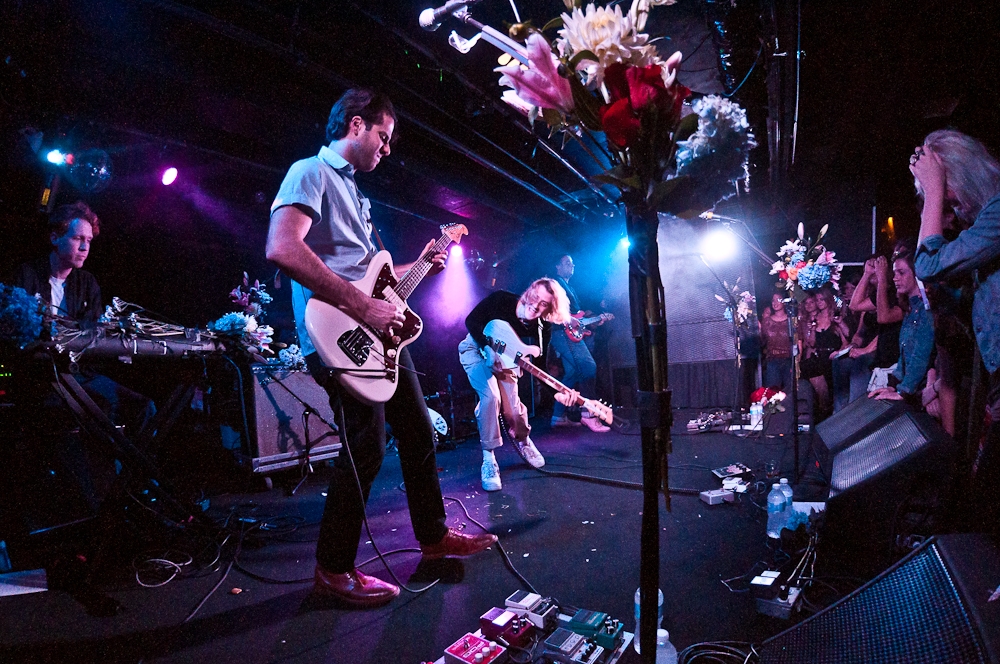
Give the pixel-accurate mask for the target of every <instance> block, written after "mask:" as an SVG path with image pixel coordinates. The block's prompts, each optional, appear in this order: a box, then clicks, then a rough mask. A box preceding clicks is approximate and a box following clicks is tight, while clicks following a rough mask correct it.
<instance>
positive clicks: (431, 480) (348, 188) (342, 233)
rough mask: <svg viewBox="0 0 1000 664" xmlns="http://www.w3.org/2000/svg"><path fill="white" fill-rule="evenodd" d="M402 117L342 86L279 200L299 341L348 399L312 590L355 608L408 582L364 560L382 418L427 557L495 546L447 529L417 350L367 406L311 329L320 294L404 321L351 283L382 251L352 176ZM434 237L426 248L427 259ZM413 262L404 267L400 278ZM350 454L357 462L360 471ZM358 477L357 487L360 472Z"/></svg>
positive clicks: (337, 400) (275, 248)
mask: <svg viewBox="0 0 1000 664" xmlns="http://www.w3.org/2000/svg"><path fill="white" fill-rule="evenodd" d="M395 123H396V114H395V111H394V110H393V106H392V102H391V101H390V100H389V98H388V97H386V96H385V95H384V94H381V93H376V92H373V91H371V90H366V89H351V90H348V91H347V92H345V93H344V94H343V95H342V96H341V97H340V99H339V100H337V102H336V104H334V106H333V109H332V110H331V111H330V119H329V122H328V124H327V127H326V135H327V140H329V141H330V145H329V147H323V148H321V149H320V151H319V154H318V155H317V156H315V157H312V158H309V159H304V160H301V161H298V162H296V163H294V164H292V166H291V168H290V169H289V170H288V174H287V175H286V176H285V179H284V181H283V182H282V184H281V189H280V190H279V191H278V195H277V197H276V198H275V200H274V203H273V204H272V205H271V223H270V228H269V230H268V237H267V258H268V259H269V260H271V261H273V262H274V263H275V264H276V265H278V267H280V268H281V269H282V270H283V271H284V272H285V273H287V274H288V275H289V276H290V277H291V278H292V287H291V288H292V308H293V309H294V312H295V327H296V330H297V331H298V335H299V345H300V347H301V348H302V353H303V355H305V356H306V363H307V365H308V366H309V371H310V373H311V374H312V376H313V378H315V380H316V382H317V383H319V384H320V385H321V386H322V387H323V388H324V389H325V390H326V391H327V393H328V394H329V395H330V405H331V406H332V407H333V409H334V412H337V410H338V406H342V407H343V412H344V425H345V427H344V428H345V432H346V436H347V442H348V445H349V448H350V452H351V455H350V457H349V456H348V455H347V454H341V455H339V456H338V457H337V460H336V462H335V464H334V468H333V473H332V475H331V477H330V487H329V489H328V491H327V498H326V506H325V508H324V511H323V517H322V520H321V522H320V531H319V540H318V542H317V544H316V563H317V564H316V573H315V586H314V590H315V592H317V594H321V595H325V596H328V597H331V598H334V599H335V600H337V601H338V602H339V603H340V604H342V605H343V606H346V607H348V608H369V607H375V606H381V605H383V604H387V603H388V602H390V601H392V599H393V598H394V597H396V596H397V595H398V594H399V588H398V587H397V586H395V585H393V584H391V583H387V582H385V581H382V580H380V579H377V578H375V577H372V576H368V575H367V574H364V573H362V572H361V571H360V570H358V569H357V567H356V566H355V558H356V556H357V551H358V540H359V538H360V536H361V527H362V521H363V518H364V508H365V503H366V502H367V499H368V493H369V491H370V490H371V487H372V483H373V482H374V480H375V476H376V475H377V474H378V471H379V468H380V467H381V466H382V459H383V458H384V456H385V423H386V421H388V422H389V424H390V425H391V426H392V430H393V434H394V435H395V437H396V439H397V441H398V447H399V461H400V466H401V468H402V472H403V480H404V482H405V483H406V499H407V503H408V505H409V508H410V521H411V522H412V524H413V532H414V535H415V536H416V538H417V541H418V542H420V549H421V552H422V553H423V555H424V557H426V558H441V557H444V556H467V555H471V554H474V553H478V552H480V551H483V550H485V549H486V548H487V547H489V546H490V545H491V544H493V543H494V542H496V539H497V538H496V536H494V535H491V534H482V535H465V534H462V533H459V532H458V531H456V530H454V529H451V528H448V527H447V526H446V525H445V510H444V500H443V498H442V496H441V485H440V483H439V481H438V476H437V460H436V458H435V455H434V439H433V434H432V430H431V422H430V416H429V415H428V413H427V408H426V407H425V405H424V399H423V393H422V392H421V389H420V383H419V382H418V381H417V377H416V375H415V373H414V370H413V362H412V360H411V359H410V355H409V351H408V350H407V349H406V348H403V349H402V350H401V352H400V353H399V356H398V358H397V365H398V366H399V368H401V369H402V370H401V371H398V380H399V385H398V387H397V388H396V391H395V394H394V395H393V396H392V398H391V399H389V401H387V402H386V403H385V404H382V403H376V404H369V403H365V402H362V401H360V400H358V399H356V398H355V397H353V396H351V395H350V394H348V393H347V392H346V391H344V390H342V389H341V388H340V385H339V383H338V381H337V378H336V377H335V376H334V375H332V373H331V372H330V370H329V369H327V368H326V367H324V366H323V364H322V362H321V361H320V360H319V358H318V356H317V354H316V352H315V346H314V345H313V343H312V342H311V341H310V339H309V334H308V332H307V330H306V327H305V309H306V304H307V302H308V300H309V299H310V298H311V297H316V298H320V299H321V300H323V301H325V302H327V303H329V304H332V305H333V306H335V307H337V308H339V309H340V310H342V311H344V312H345V313H347V314H348V315H350V316H351V317H352V318H354V319H355V320H357V321H360V322H361V323H364V324H366V325H368V326H369V327H370V328H371V329H372V330H375V331H378V332H380V333H382V334H384V335H386V336H391V335H392V330H393V329H399V327H400V326H401V325H402V324H403V321H404V317H403V312H402V310H401V309H400V308H399V307H397V306H396V305H393V304H390V303H388V302H385V301H383V300H378V299H374V298H370V297H368V296H367V295H366V294H363V293H362V292H361V291H360V290H358V289H357V288H356V287H355V286H353V285H352V284H351V283H350V281H352V280H358V279H360V278H361V277H363V276H364V275H365V272H366V266H367V265H368V263H369V261H370V260H371V259H372V257H373V256H374V255H375V253H376V249H375V245H374V244H373V243H372V240H371V233H372V228H373V227H372V223H371V215H370V208H371V205H370V203H369V201H368V199H367V198H365V197H364V196H362V195H361V193H360V192H359V191H358V187H357V185H356V184H355V181H354V174H355V172H357V171H362V172H365V173H367V172H370V171H372V170H374V169H375V167H376V166H378V164H379V162H380V161H381V160H382V159H383V158H385V157H388V156H389V153H390V150H391V148H390V142H391V140H392V133H393V129H394V128H395ZM432 245H433V241H432V242H430V243H428V244H427V246H425V247H424V251H423V252H421V256H423V255H424V254H425V253H426V252H427V251H428V250H429V249H430V247H431V246H432ZM430 260H431V261H432V262H433V263H434V270H433V271H434V272H440V271H441V270H442V269H444V261H445V255H444V253H438V254H435V255H433V256H431V257H430ZM408 268H409V266H408V265H403V266H397V267H396V271H397V273H398V274H403V273H404V272H406V270H407V269H408ZM351 458H353V463H354V468H352V467H351ZM355 469H356V471H357V477H358V479H359V481H360V483H361V489H362V493H363V496H359V495H358V489H357V484H356V482H355V476H354V472H355Z"/></svg>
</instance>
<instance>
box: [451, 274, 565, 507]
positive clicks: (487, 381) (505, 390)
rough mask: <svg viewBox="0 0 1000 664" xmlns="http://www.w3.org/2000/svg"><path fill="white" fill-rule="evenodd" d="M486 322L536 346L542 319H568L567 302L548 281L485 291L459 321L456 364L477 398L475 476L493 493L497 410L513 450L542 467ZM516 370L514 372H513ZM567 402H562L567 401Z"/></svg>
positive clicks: (497, 484)
mask: <svg viewBox="0 0 1000 664" xmlns="http://www.w3.org/2000/svg"><path fill="white" fill-rule="evenodd" d="M492 320H502V321H505V322H507V323H509V324H510V326H511V328H513V329H514V331H515V333H516V334H518V335H519V336H522V337H531V338H533V339H534V340H535V341H537V342H538V345H539V347H541V345H542V339H541V337H542V325H543V323H542V321H546V322H547V323H565V322H567V321H568V320H569V300H568V299H567V298H566V292H565V291H564V290H563V289H562V287H561V286H560V285H559V284H557V283H556V282H555V281H553V280H552V279H539V280H538V281H535V282H533V283H532V284H531V285H530V286H528V288H527V290H525V291H524V293H522V294H521V295H520V296H518V295H515V294H514V293H509V292H507V291H496V292H493V293H490V294H489V295H488V296H486V298H485V299H483V300H482V301H481V302H480V303H479V304H477V305H476V306H475V308H473V310H472V311H471V312H470V313H469V315H468V317H466V319H465V326H466V328H468V330H469V334H468V336H466V337H465V339H463V340H462V342H461V343H460V344H459V345H458V359H459V360H460V361H461V362H462V367H463V368H464V369H465V373H466V375H467V376H468V377H469V383H470V384H471V385H472V389H474V390H475V391H476V394H478V395H479V405H478V406H477V407H476V422H477V423H478V425H479V439H480V442H481V444H482V447H483V466H482V469H481V472H480V475H481V479H482V483H483V489H484V490H485V491H499V490H500V489H501V488H503V486H502V483H501V481H500V466H499V465H498V464H497V460H496V455H495V452H494V450H496V449H497V448H498V447H500V446H501V445H503V440H502V438H501V436H500V422H499V416H500V410H501V408H502V409H503V415H504V419H505V420H506V423H507V427H508V428H509V432H510V434H511V437H512V438H513V439H514V444H515V445H516V446H517V451H518V453H520V455H521V456H522V457H523V458H524V460H525V461H527V462H528V463H529V464H530V465H531V466H533V467H534V468H541V467H542V466H544V465H545V459H544V457H542V455H541V453H539V451H538V449H537V448H536V447H535V444H534V443H533V442H531V438H530V437H529V435H528V434H530V433H531V425H530V424H529V423H528V409H527V408H525V406H524V404H523V403H521V399H520V397H519V396H518V393H517V378H518V375H517V372H516V371H514V370H511V369H505V368H504V367H503V365H502V364H501V362H500V358H498V357H497V354H496V352H495V351H494V350H493V348H491V347H490V345H489V343H488V342H487V339H486V336H485V335H484V334H483V328H485V327H486V324H487V323H489V322H490V321H492ZM518 371H519V370H518ZM572 399H573V395H565V394H556V400H557V401H558V400H563V401H566V400H572ZM569 402H571V401H567V403H569Z"/></svg>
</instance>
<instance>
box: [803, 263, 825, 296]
mask: <svg viewBox="0 0 1000 664" xmlns="http://www.w3.org/2000/svg"><path fill="white" fill-rule="evenodd" d="M830 277H831V272H830V267H829V266H828V265H815V264H814V265H806V266H805V267H803V268H802V269H801V270H799V275H798V281H799V286H800V287H801V288H803V289H804V290H807V291H808V290H815V289H817V288H819V287H820V286H822V285H823V284H825V283H826V282H828V281H830Z"/></svg>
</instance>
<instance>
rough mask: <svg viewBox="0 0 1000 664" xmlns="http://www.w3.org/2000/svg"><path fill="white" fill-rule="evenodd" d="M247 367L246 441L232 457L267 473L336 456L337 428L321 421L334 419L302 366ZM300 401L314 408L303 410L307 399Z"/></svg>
mask: <svg viewBox="0 0 1000 664" xmlns="http://www.w3.org/2000/svg"><path fill="white" fill-rule="evenodd" d="M250 369H251V373H252V375H253V386H252V387H253V394H252V396H249V392H250V390H249V386H246V387H245V389H246V393H247V394H248V398H249V399H250V400H251V401H252V403H247V404H246V411H247V417H248V419H249V418H252V419H250V421H248V422H247V426H248V427H249V429H250V444H249V445H248V446H240V447H241V449H240V450H238V451H236V458H237V461H238V462H239V463H240V464H241V465H243V466H245V467H247V468H249V469H251V470H252V471H253V472H254V473H270V472H274V471H277V470H282V469H284V468H293V467H295V466H300V465H302V464H304V463H308V462H311V461H323V460H324V459H332V458H333V457H335V456H337V454H338V453H339V452H340V438H339V437H338V434H337V430H336V428H331V427H330V426H327V425H326V424H325V423H324V422H323V420H326V421H327V422H330V423H331V424H333V422H334V417H333V409H332V408H330V397H329V395H327V393H326V390H324V389H323V388H322V387H320V386H319V385H317V384H316V381H314V380H313V379H312V376H310V375H309V373H308V372H306V371H287V370H276V369H275V368H273V367H268V366H265V365H261V364H254V365H251V367H250ZM244 380H246V376H244ZM302 402H305V404H307V405H308V408H309V409H312V410H314V411H315V413H313V414H309V415H308V416H307V415H306V412H307V405H304V404H303V403H302ZM321 418H322V419H321ZM247 448H249V449H247Z"/></svg>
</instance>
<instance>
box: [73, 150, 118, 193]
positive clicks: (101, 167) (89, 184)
mask: <svg viewBox="0 0 1000 664" xmlns="http://www.w3.org/2000/svg"><path fill="white" fill-rule="evenodd" d="M69 179H70V181H71V182H72V183H73V184H74V185H75V186H76V188H77V189H79V190H81V191H86V192H88V193H95V192H98V191H103V190H104V189H105V188H106V187H107V186H108V183H109V182H111V157H109V156H108V153H107V152H105V151H104V150H100V149H93V150H87V151H85V152H81V153H79V154H77V155H75V159H74V160H73V165H72V166H70V167H69Z"/></svg>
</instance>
